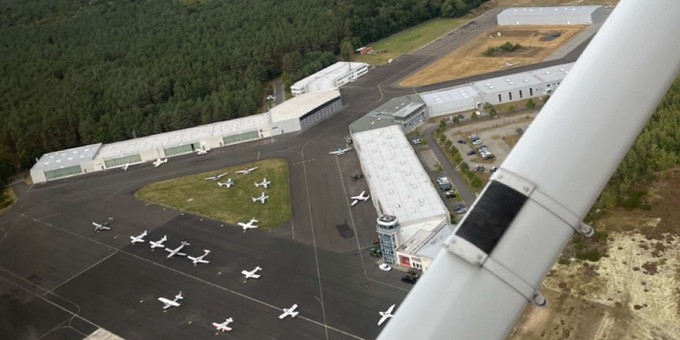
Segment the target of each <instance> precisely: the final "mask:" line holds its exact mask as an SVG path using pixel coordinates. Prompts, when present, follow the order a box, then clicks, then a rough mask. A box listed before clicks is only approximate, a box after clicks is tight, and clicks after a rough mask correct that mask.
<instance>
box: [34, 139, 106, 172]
mask: <svg viewBox="0 0 680 340" xmlns="http://www.w3.org/2000/svg"><path fill="white" fill-rule="evenodd" d="M101 146H102V144H101V143H98V144H91V145H85V146H79V147H77V148H72V149H68V150H61V151H55V152H50V153H46V154H44V155H42V157H40V159H39V160H38V161H37V162H36V163H35V165H33V167H32V169H41V170H43V171H50V170H56V169H62V168H68V167H71V166H75V165H80V164H81V163H82V162H83V161H89V160H92V159H94V157H95V155H96V154H97V151H99V148H100V147H101Z"/></svg>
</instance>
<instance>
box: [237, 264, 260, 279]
mask: <svg viewBox="0 0 680 340" xmlns="http://www.w3.org/2000/svg"><path fill="white" fill-rule="evenodd" d="M258 270H262V268H260V266H257V267H255V269H253V270H251V271H247V270H242V271H241V274H243V276H245V277H246V279H259V278H260V274H257V271H258Z"/></svg>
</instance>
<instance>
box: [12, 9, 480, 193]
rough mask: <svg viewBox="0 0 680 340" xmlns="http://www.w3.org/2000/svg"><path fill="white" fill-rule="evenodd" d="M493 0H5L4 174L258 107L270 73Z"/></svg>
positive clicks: (287, 74)
mask: <svg viewBox="0 0 680 340" xmlns="http://www.w3.org/2000/svg"><path fill="white" fill-rule="evenodd" d="M484 1H486V0H247V1H246V0H232V1H212V0H175V1H163V0H161V1H146V0H127V1H102V0H82V1H73V0H51V1H41V0H4V1H2V2H1V3H0V70H2V77H1V78H0V94H1V97H0V98H1V99H0V114H1V115H2V122H3V123H2V125H1V126H0V140H1V141H2V142H1V144H0V180H3V179H5V178H6V177H7V176H8V175H9V174H12V173H14V172H16V171H20V170H22V169H27V168H29V167H30V166H32V165H33V163H34V159H35V158H36V157H39V156H40V155H41V154H43V153H45V152H49V151H53V150H60V149H64V148H69V147H74V146H78V145H83V144H88V143H96V142H112V141H116V140H122V139H127V138H131V137H133V136H137V137H140V136H144V135H149V134H154V133H158V132H162V131H168V130H174V129H180V128H185V127H189V126H193V125H197V124H205V123H210V122H215V121H221V120H226V119H231V118H236V117H242V116H247V115H251V114H255V113H258V112H257V111H258V110H259V109H260V108H261V107H262V106H263V98H264V95H265V91H266V89H265V85H264V84H266V83H267V81H269V80H272V79H274V78H277V77H279V76H283V77H284V78H285V79H287V80H289V81H294V80H297V79H300V78H302V77H304V76H306V75H309V74H311V73H314V72H316V71H318V70H320V69H321V68H323V67H326V66H328V65H330V64H332V63H333V62H335V61H336V56H337V55H339V54H340V52H341V49H343V48H344V49H345V51H347V50H350V49H352V48H353V46H357V47H358V46H361V45H364V44H366V43H369V42H372V41H375V40H378V39H380V38H383V37H386V36H388V35H390V34H392V33H395V32H397V31H399V30H402V29H404V28H406V27H409V26H413V25H415V24H417V23H420V22H422V21H425V20H428V19H430V18H434V17H438V16H460V15H464V14H466V13H467V12H468V10H469V9H471V8H474V7H477V6H479V5H480V4H481V3H482V2H484Z"/></svg>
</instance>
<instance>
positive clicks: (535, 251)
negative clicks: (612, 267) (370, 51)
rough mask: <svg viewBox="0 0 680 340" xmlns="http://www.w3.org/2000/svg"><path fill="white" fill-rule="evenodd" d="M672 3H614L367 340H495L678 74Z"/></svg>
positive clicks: (535, 297)
mask: <svg viewBox="0 0 680 340" xmlns="http://www.w3.org/2000/svg"><path fill="white" fill-rule="evenodd" d="M679 16H680V1H677V0H657V1H653V2H648V1H635V0H623V1H621V2H620V3H619V5H618V6H617V8H616V9H615V10H614V11H613V13H612V14H611V15H610V17H609V18H608V20H607V22H605V24H604V25H603V26H602V28H601V29H600V31H599V32H598V33H597V35H596V36H595V38H594V39H593V40H592V42H591V43H590V45H589V46H588V47H587V48H586V50H585V51H584V52H583V54H582V55H581V57H580V58H579V60H578V61H577V62H576V64H575V65H574V67H573V68H572V69H571V71H570V74H569V75H568V76H567V77H566V79H565V80H564V81H563V82H562V84H561V85H560V87H559V89H558V91H557V92H556V93H555V94H554V96H553V97H552V98H551V99H550V101H549V102H548V103H547V104H546V106H545V107H544V108H543V110H542V111H541V113H540V114H539V115H538V117H537V118H536V119H535V120H534V122H533V123H532V124H531V127H530V128H529V129H528V130H527V131H526V133H525V134H524V136H523V137H522V139H521V140H520V142H519V143H518V144H517V145H516V146H515V148H514V150H513V151H512V152H511V153H510V155H509V156H508V158H507V159H506V160H505V162H504V163H503V165H502V166H501V168H500V169H499V170H498V171H497V172H496V173H494V175H493V176H492V178H491V181H490V182H489V184H488V185H487V186H486V187H485V188H484V190H483V192H482V194H481V195H480V197H479V198H478V199H477V201H476V202H475V204H474V205H473V206H472V207H471V209H470V211H469V212H468V214H467V215H466V216H465V217H464V218H463V220H462V221H461V222H460V223H459V225H458V226H457V227H456V231H455V232H454V235H452V236H451V237H450V238H449V239H448V240H447V241H446V242H445V246H444V249H442V250H441V251H440V253H439V254H438V255H437V257H436V258H435V260H434V261H433V263H432V266H431V267H430V269H429V270H428V272H427V273H425V275H424V276H423V277H422V278H421V279H420V281H419V282H418V283H417V284H416V285H415V287H414V288H413V290H412V291H411V293H410V294H409V295H408V296H407V297H406V299H405V300H404V302H403V303H402V304H401V305H400V306H399V307H398V308H397V310H396V313H395V316H394V318H393V319H392V320H390V321H389V323H388V324H387V326H386V327H385V329H384V330H383V332H382V333H381V334H380V336H379V338H378V339H383V340H394V339H412V338H414V337H416V338H418V339H502V338H504V337H505V336H507V334H508V332H509V331H510V330H511V328H512V326H513V324H514V322H515V320H517V318H518V317H519V315H520V314H521V312H522V311H523V310H524V308H525V307H526V305H527V302H529V301H532V302H537V303H542V302H543V300H542V299H541V296H540V294H536V291H535V289H536V288H537V287H538V286H539V285H540V283H541V281H542V280H543V278H544V277H545V275H546V273H547V272H548V271H549V270H550V268H551V267H552V265H553V263H554V261H555V259H556V258H557V256H558V255H559V253H560V252H561V251H562V248H563V247H564V245H565V244H566V243H567V241H568V240H569V239H570V237H571V235H572V234H573V231H574V230H577V231H580V232H584V233H587V231H588V229H587V228H585V227H583V226H582V225H580V221H581V219H582V218H583V217H584V216H585V214H586V213H587V212H588V209H589V208H590V207H591V206H592V204H593V202H594V201H595V199H596V198H597V196H598V195H599V193H600V192H601V191H602V188H603V187H604V186H605V184H606V183H607V181H608V180H609V178H610V177H611V175H612V173H613V172H614V171H615V169H616V167H617V165H618V164H619V162H620V161H621V159H623V157H624V156H625V154H626V152H627V150H628V149H629V147H630V146H631V144H632V143H633V142H634V140H635V138H636V136H637V135H638V133H639V132H640V130H641V129H642V128H643V127H644V125H645V123H646V122H647V120H648V119H649V116H650V115H651V114H652V112H653V111H654V109H655V107H656V105H657V104H658V102H659V100H660V99H661V97H662V96H663V95H664V94H665V92H666V91H667V89H668V87H669V86H670V85H671V83H672V82H673V80H674V79H675V78H676V76H677V75H678V71H680V39H678V38H677V32H680V20H678V19H677V18H678V17H679Z"/></svg>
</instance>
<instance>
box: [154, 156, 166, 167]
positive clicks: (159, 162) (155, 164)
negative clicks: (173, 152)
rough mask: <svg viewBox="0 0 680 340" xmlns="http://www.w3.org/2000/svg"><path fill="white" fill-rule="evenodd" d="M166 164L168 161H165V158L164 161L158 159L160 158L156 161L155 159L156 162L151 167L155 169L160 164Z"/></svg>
mask: <svg viewBox="0 0 680 340" xmlns="http://www.w3.org/2000/svg"><path fill="white" fill-rule="evenodd" d="M167 162H168V159H167V158H166V159H160V158H158V159H156V161H154V162H153V166H154V167H155V168H157V167H159V166H161V164H163V163H167Z"/></svg>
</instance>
